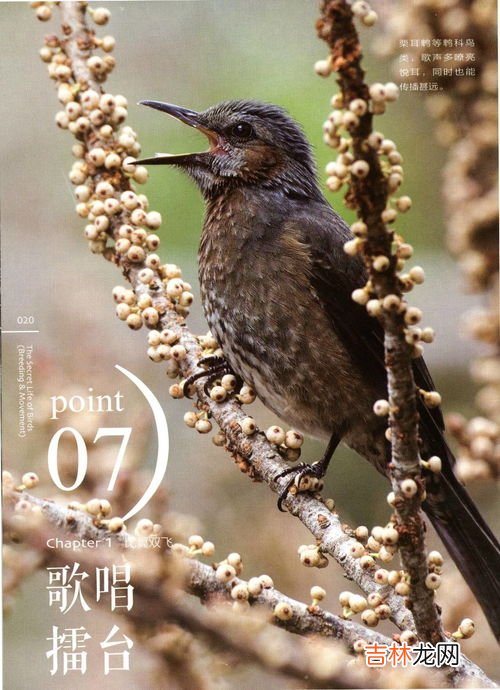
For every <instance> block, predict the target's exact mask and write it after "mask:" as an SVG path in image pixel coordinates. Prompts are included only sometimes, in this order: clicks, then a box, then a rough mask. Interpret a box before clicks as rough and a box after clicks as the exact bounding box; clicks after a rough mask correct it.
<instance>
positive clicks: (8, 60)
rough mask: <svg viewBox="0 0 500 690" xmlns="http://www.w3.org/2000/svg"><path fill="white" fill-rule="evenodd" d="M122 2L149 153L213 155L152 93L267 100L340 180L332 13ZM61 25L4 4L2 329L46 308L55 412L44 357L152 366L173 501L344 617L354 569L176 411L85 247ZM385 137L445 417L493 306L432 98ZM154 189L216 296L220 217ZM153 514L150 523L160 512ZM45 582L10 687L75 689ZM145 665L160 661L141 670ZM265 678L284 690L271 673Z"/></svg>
mask: <svg viewBox="0 0 500 690" xmlns="http://www.w3.org/2000/svg"><path fill="white" fill-rule="evenodd" d="M374 5H375V6H376V3H374ZM107 6H108V7H109V8H110V9H111V11H112V18H111V21H110V24H109V25H108V26H107V27H105V28H101V27H98V31H97V33H98V35H101V36H102V35H105V34H108V33H109V34H112V35H113V36H115V38H116V40H117V47H116V50H115V53H114V55H115V57H116V60H117V67H116V69H115V71H114V73H113V74H112V75H111V77H110V79H109V80H108V83H107V84H108V89H109V91H110V92H111V93H114V94H117V93H122V94H123V95H125V96H126V97H127V99H128V101H129V119H128V122H127V124H129V125H131V126H132V127H133V128H134V129H135V130H136V131H137V132H138V134H139V139H140V141H141V143H142V147H143V148H142V151H143V155H148V156H149V155H152V154H153V153H154V152H155V151H168V152H181V151H188V150H189V151H191V150H195V149H197V148H198V147H204V146H205V141H204V140H203V138H200V136H199V135H197V133H196V132H194V131H192V130H190V129H188V128H186V127H183V126H182V125H180V124H179V123H176V122H174V121H173V120H171V119H170V118H167V117H165V116H162V115H161V114H160V113H157V112H153V111H151V110H149V109H146V108H141V107H139V106H136V105H135V104H136V103H137V101H139V100H141V99H145V98H152V99H157V100H164V101H168V102H172V103H177V104H180V105H184V106H187V107H190V108H193V109H200V110H201V109H204V108H206V107H208V106H209V105H211V104H213V103H215V102H217V101H220V100H225V99H233V98H253V99H258V100H263V101H269V102H273V103H278V104H280V105H282V106H284V107H285V108H286V109H287V110H288V111H289V112H290V113H291V114H292V115H293V117H295V118H296V119H297V120H298V121H299V122H300V123H301V124H302V125H303V127H304V129H305V131H306V133H307V136H308V138H309V140H310V141H311V143H312V144H313V146H314V150H315V154H316V157H317V161H318V169H319V173H320V176H321V178H322V179H324V177H325V175H324V166H325V165H326V163H327V162H328V161H329V160H331V158H332V156H331V152H330V151H329V149H327V147H326V146H325V145H324V144H323V142H322V123H323V121H324V120H325V119H326V117H327V116H328V114H329V112H330V106H329V101H330V98H331V96H332V94H333V92H334V91H335V90H336V86H335V81H334V79H333V78H330V79H321V78H319V77H317V76H316V75H315V74H314V72H313V64H314V62H315V61H316V60H318V59H321V58H323V57H324V56H325V54H326V46H325V44H323V43H322V42H320V41H319V39H317V38H316V33H315V28H314V23H315V20H316V18H317V4H316V3H315V2H311V1H309V2H304V1H303V0H273V2H263V1H262V0H200V1H196V0H194V1H186V2H180V1H171V2H167V1H165V2H163V1H158V2H125V3H123V2H113V3H109V4H108V5H107ZM394 11H404V3H403V2H401V3H399V4H398V3H396V4H395V6H394ZM54 17H55V18H54V19H53V20H52V22H50V23H49V24H41V23H39V22H38V21H37V20H36V18H35V16H34V12H33V11H32V10H31V9H30V7H29V5H28V4H25V3H2V4H1V5H0V21H1V25H0V28H1V34H2V37H3V38H2V51H3V60H2V77H1V78H2V94H3V97H2V99H1V104H0V107H1V115H2V175H1V195H2V196H1V203H2V248H3V257H2V300H3V314H2V322H3V328H4V329H9V328H15V320H16V318H17V315H19V314H24V313H34V314H35V317H36V320H37V325H38V327H39V328H40V333H39V334H38V335H37V336H34V337H35V338H36V342H35V359H36V365H37V367H38V368H37V372H36V385H37V386H38V388H37V391H38V393H37V394H38V401H39V407H43V404H44V402H46V398H47V396H49V395H53V394H55V393H57V392H58V390H57V384H55V383H53V384H52V387H51V384H50V382H49V383H47V380H46V378H44V373H43V367H42V366H41V363H43V362H47V361H49V362H50V367H49V370H50V371H52V372H53V371H57V376H56V380H62V379H64V377H66V378H70V379H71V380H70V381H68V382H67V383H68V385H71V384H72V383H74V384H75V386H76V385H84V386H92V385H94V384H97V383H98V382H99V380H100V379H101V378H102V377H104V378H105V379H106V377H108V376H109V379H110V380H112V381H117V380H118V379H116V378H115V379H113V374H112V367H113V366H114V364H115V363H119V364H121V365H122V366H125V367H126V368H128V369H130V370H132V371H134V373H136V374H137V375H138V376H140V377H141V378H143V379H144V380H145V381H146V382H147V383H148V385H150V386H151V388H152V389H153V390H154V391H155V394H156V395H157V396H158V397H159V398H160V399H161V400H162V401H163V402H164V404H165V409H166V414H167V417H168V420H169V423H170V425H171V436H172V438H171V455H170V464H169V468H168V473H167V483H168V491H169V494H170V504H171V507H172V508H173V509H174V510H176V511H179V512H185V513H189V514H193V515H194V516H195V517H196V519H197V520H198V521H199V530H201V532H202V534H203V535H204V536H205V537H206V538H207V539H211V540H212V541H214V542H215V543H216V547H217V552H216V556H217V557H219V558H223V557H224V555H225V554H226V553H227V552H228V551H239V552H241V553H242V554H243V556H244V559H245V571H244V576H247V577H250V576H251V575H254V574H259V573H261V572H268V573H269V574H270V575H271V576H272V577H273V578H274V581H275V583H276V585H277V586H278V587H279V588H280V589H282V590H283V591H285V592H286V593H288V594H290V595H291V596H295V597H298V598H302V599H306V600H307V599H308V591H309V588H310V586H311V585H312V584H316V583H317V584H322V585H323V586H325V587H326V589H327V591H328V599H327V600H326V602H325V607H326V608H330V609H332V610H336V611H337V610H338V604H337V594H338V591H339V590H340V589H343V588H345V583H344V581H343V578H342V575H341V573H340V571H339V569H338V568H337V567H336V565H335V564H331V566H330V567H329V568H327V569H326V570H323V571H319V572H314V571H308V570H305V569H304V568H302V567H301V566H300V565H299V564H298V559H297V556H296V549H297V547H298V546H299V545H300V544H301V543H304V542H306V543H308V542H309V541H310V537H308V536H307V533H306V531H305V530H304V529H303V528H302V526H301V525H300V524H299V523H298V522H297V521H296V520H294V519H292V518H291V517H290V516H288V515H282V514H278V512H277V510H276V507H275V500H276V499H275V497H274V495H272V494H271V493H270V492H269V490H268V489H267V488H266V487H265V486H262V485H255V486H254V485H252V484H251V483H250V482H249V481H248V478H247V477H245V476H243V475H241V474H240V473H239V472H238V471H237V470H236V468H235V467H234V465H233V464H232V462H231V461H230V460H229V458H228V457H226V456H225V454H224V453H223V452H222V451H220V450H218V449H215V448H214V447H213V445H212V444H211V443H210V440H209V439H208V438H207V437H202V436H199V435H198V434H196V432H194V431H192V430H189V429H187V428H186V427H185V426H184V425H183V423H182V416H183V414H184V412H185V411H186V410H187V409H190V407H189V403H188V402H187V401H172V400H170V399H169V397H168V394H167V392H166V390H167V388H168V384H169V382H168V380H166V379H163V377H162V376H163V375H162V374H161V365H156V364H153V363H151V362H149V361H148V359H147V357H146V356H145V347H144V342H145V341H144V333H142V332H141V333H139V334H137V333H133V332H131V331H129V330H128V329H127V328H126V327H125V326H124V325H123V324H121V323H120V322H119V321H118V320H117V319H116V318H115V317H114V306H113V303H112V299H111V288H112V287H113V285H115V284H117V283H120V282H122V281H121V280H120V277H119V276H118V274H117V272H116V270H115V269H114V267H113V266H111V265H110V264H107V263H105V262H104V261H102V260H101V259H99V258H98V257H94V256H91V255H90V253H89V252H88V251H87V249H86V246H85V242H84V241H83V240H82V238H81V234H82V230H83V226H84V222H83V221H82V220H81V219H79V218H78V217H77V216H76V215H75V214H74V210H73V208H74V202H73V197H72V188H71V184H70V183H69V180H68V177H67V173H68V170H69V168H70V166H71V162H72V158H71V153H70V147H71V137H70V136H69V135H68V133H67V132H61V131H59V130H58V129H57V128H56V127H55V125H54V115H55V112H56V111H57V109H58V104H57V98H56V94H55V89H54V86H53V83H52V82H50V81H49V79H48V76H47V73H46V68H45V65H44V64H43V63H42V62H41V61H40V59H39V57H38V50H39V48H40V47H41V45H42V43H43V36H44V34H45V33H47V32H49V31H54V32H57V31H58V27H57V19H58V14H57V10H54ZM376 32H377V28H375V29H373V30H371V32H370V31H363V32H362V41H363V46H364V52H365V58H366V60H365V67H366V69H367V72H368V79H369V80H370V81H378V80H380V81H383V82H385V81H388V80H390V79H393V78H394V77H393V75H392V73H391V69H392V68H391V64H390V63H389V62H384V61H381V60H380V59H378V58H375V57H374V56H373V55H372V54H371V50H370V41H371V36H373V35H375V33H376ZM376 126H377V128H378V129H380V130H381V131H382V132H384V134H385V135H386V136H387V137H389V138H391V139H393V140H395V141H396V142H397V144H398V149H399V151H400V152H401V154H402V155H403V157H404V168H405V183H404V187H403V193H405V194H409V195H410V196H411V197H412V199H413V210H412V212H411V213H410V214H408V215H406V216H403V217H402V220H401V223H400V224H399V226H398V229H399V231H400V232H401V233H402V234H403V235H404V236H405V237H406V239H407V240H408V241H410V242H411V243H412V244H413V245H414V246H415V250H416V251H415V263H419V264H422V265H423V266H424V268H425V270H426V274H427V275H428V280H427V282H426V284H425V285H424V286H422V288H419V289H418V291H417V292H416V294H415V296H413V295H412V301H413V302H414V303H416V304H418V305H419V306H420V307H422V308H423V309H424V314H425V325H430V326H433V327H434V328H436V330H437V340H436V343H435V345H433V346H431V347H428V348H427V351H426V357H427V360H428V362H429V364H430V367H431V369H432V371H433V374H434V376H435V379H436V383H437V387H438V389H439V390H440V392H441V393H442V395H443V398H444V407H445V409H446V410H459V411H463V412H466V413H468V412H471V411H472V409H473V407H472V405H471V399H472V389H471V386H470V383H469V380H468V376H467V366H468V363H469V360H470V358H471V356H472V355H473V354H475V353H478V352H479V351H480V348H479V347H478V346H476V345H473V344H471V343H468V342H466V341H465V340H464V339H463V338H462V337H461V333H460V331H461V326H460V315H461V314H462V313H463V311H464V310H465V309H466V308H467V307H470V306H472V305H474V304H476V303H477V302H478V301H480V298H478V297H474V296H466V295H464V294H463V293H462V291H461V287H460V277H459V276H458V274H457V270H456V267H455V265H454V263H453V262H452V260H451V259H450V258H449V256H448V255H447V254H446V251H445V249H444V223H443V216H442V212H441V199H440V174H441V168H442V165H443V162H444V160H445V151H444V150H442V149H441V148H440V147H439V145H438V144H437V143H436V141H435V139H434V137H433V134H432V123H431V120H430V118H429V117H428V115H427V114H426V111H425V107H424V102H423V99H422V96H421V95H419V94H418V93H416V94H415V93H405V94H404V95H403V96H402V97H401V99H400V100H399V101H398V103H397V104H395V105H391V106H390V107H389V110H388V112H387V114H386V115H384V116H382V117H380V119H379V121H378V122H377V125H376ZM143 190H144V191H145V193H146V194H147V195H148V196H149V199H150V206H151V208H153V209H156V210H159V211H160V212H161V213H162V215H163V218H164V223H163V226H162V229H161V236H162V246H161V252H160V253H161V256H162V258H163V259H164V260H166V261H168V262H175V263H178V264H180V265H181V267H182V268H183V275H184V278H185V279H187V280H189V281H190V282H191V283H192V284H193V286H195V293H196V295H198V289H197V278H196V275H197V269H196V251H197V243H198V237H199V234H200V227H201V224H202V218H203V204H202V200H201V198H200V195H199V193H198V192H197V190H196V189H195V188H194V186H193V185H192V183H191V182H190V181H189V180H188V179H187V178H185V177H183V175H182V173H180V172H179V171H177V170H174V169H167V168H163V169H162V168H161V167H160V168H156V169H155V168H152V169H151V176H150V181H149V182H148V183H147V185H146V186H145V187H144V188H143ZM328 198H329V200H330V201H331V203H332V204H333V205H334V206H335V208H336V209H337V210H338V211H339V212H340V213H342V214H343V215H344V216H345V217H346V219H349V218H351V217H352V216H350V215H349V213H347V212H345V209H343V202H342V196H341V195H339V194H337V195H332V194H328ZM189 323H190V326H191V328H192V330H193V331H194V332H200V333H201V332H205V331H206V325H205V322H204V319H203V316H202V314H201V311H200V307H199V300H197V302H196V305H195V307H194V308H193V313H192V316H191V317H190V321H189ZM13 324H14V325H13ZM15 345H16V343H15V342H14V340H13V339H12V338H11V339H10V340H9V339H8V338H7V336H5V338H4V342H3V345H2V347H3V359H4V391H5V392H4V404H3V408H4V447H3V456H4V464H5V465H6V466H7V467H12V468H14V469H16V470H17V471H19V472H20V473H21V472H23V471H26V470H28V469H33V470H37V471H41V472H42V473H43V466H44V463H45V462H46V459H45V457H46V456H45V453H46V448H45V447H42V446H41V440H40V439H41V437H40V436H37V433H36V432H35V433H34V434H32V435H31V437H29V438H28V439H27V440H26V441H23V442H22V443H19V441H18V439H17V438H16V436H15V414H16V410H15V404H14V384H15V381H14V379H15V370H14V366H15ZM113 385H114V384H113ZM9 396H12V397H9ZM250 409H251V413H252V414H253V415H254V416H255V417H256V418H257V421H258V422H259V425H260V426H262V427H264V428H265V427H266V426H268V425H269V424H271V423H272V422H273V421H274V418H273V417H272V416H271V415H270V414H269V413H268V412H267V411H266V410H264V409H263V408H262V407H261V406H259V405H257V404H256V405H255V406H253V407H252V408H250ZM151 446H152V448H151V452H150V456H151V458H149V456H148V458H145V460H146V461H148V460H151V459H152V458H153V457H154V447H153V446H154V443H153V442H152V443H151ZM321 451H322V448H321V446H320V444H318V443H316V442H314V441H312V440H308V441H307V443H306V445H305V449H304V452H303V457H305V458H307V459H311V460H314V459H317V458H318V457H319V456H320V454H321ZM332 464H333V467H332V469H331V470H330V473H329V476H328V480H327V488H326V489H325V494H326V495H329V494H331V495H333V496H334V497H335V499H336V502H337V506H338V509H339V511H340V513H341V515H342V518H343V519H344V520H345V521H346V522H349V523H351V524H367V525H373V524H376V523H379V522H383V523H385V521H386V520H387V518H388V515H389V512H388V509H387V506H386V503H385V496H386V493H387V485H386V483H385V482H384V480H383V479H382V478H381V477H379V476H378V475H376V474H375V472H374V471H373V470H372V469H371V467H369V466H368V464H367V463H365V462H363V460H361V459H360V458H358V457H356V456H355V455H354V454H352V453H351V452H349V451H348V450H346V449H341V450H339V451H338V453H337V454H336V457H335V460H334V462H333V463H332ZM472 492H473V493H474V495H476V496H477V497H478V500H480V501H481V502H482V505H484V513H485V514H487V515H488V514H490V517H492V511H493V507H494V497H493V495H492V492H491V491H490V490H488V489H487V488H484V487H472ZM143 515H144V516H147V509H145V510H144V511H143ZM285 535H286V536H285ZM431 539H434V538H433V537H431ZM433 543H436V542H435V541H433ZM447 568H450V569H451V564H449V563H447ZM44 582H45V581H44V578H43V574H42V575H38V576H37V577H36V578H35V579H32V580H28V581H27V582H26V583H25V584H24V586H23V588H22V590H21V596H20V597H19V598H18V602H17V604H16V607H15V609H14V612H13V614H12V615H11V616H9V618H8V619H7V621H6V628H5V652H6V654H7V658H9V659H10V661H9V663H8V664H7V665H6V666H5V679H6V680H5V682H6V687H7V688H8V689H9V690H21V689H22V688H27V687H32V686H33V685H34V684H35V683H36V684H37V685H38V686H39V687H43V688H63V687H67V685H66V681H64V682H63V681H62V680H61V679H58V680H56V679H52V678H50V676H49V675H48V667H47V664H46V661H45V658H44V650H45V644H46V643H45V637H46V636H47V634H48V630H47V619H48V616H49V615H50V614H51V612H50V611H49V610H48V609H47V604H46V593H45V591H43V587H44ZM438 598H439V597H438ZM32 646H34V648H35V649H36V654H35V653H34V652H33V651H30V652H29V654H30V657H29V658H30V661H33V659H34V658H35V659H36V661H34V662H33V663H30V664H29V665H26V664H23V659H24V660H26V656H25V655H26V654H27V653H28V651H27V650H28V649H31V647H32ZM21 665H22V668H23V676H22V680H21V679H20V677H19V669H20V668H21ZM144 668H147V658H146V660H145V661H144V659H143V661H142V662H141V664H140V673H144ZM140 673H139V671H138V672H137V674H138V675H135V673H132V674H131V675H130V676H129V677H127V679H123V678H120V679H119V681H117V680H116V679H113V678H110V679H109V682H108V680H107V684H108V687H110V688H114V687H115V685H113V683H118V684H117V685H116V687H122V688H125V687H131V688H148V687H155V686H153V685H151V686H149V685H148V683H147V682H146V683H145V684H144V675H142V676H141V675H140ZM40 678H42V681H41V684H40ZM259 678H260V676H256V675H254V674H252V673H250V672H243V673H242V674H241V676H234V675H231V676H229V678H228V683H229V686H230V687H235V688H236V687H237V688H254V687H256V683H257V682H259ZM141 679H142V680H141ZM89 680H90V677H89V676H87V677H84V678H83V679H80V678H77V679H74V678H72V679H71V681H72V684H73V685H74V687H75V688H80V687H89ZM148 682H149V681H148ZM127 683H128V685H127ZM265 683H267V687H271V685H270V684H271V683H272V687H273V688H274V687H276V688H277V687H282V685H280V682H278V681H275V680H273V679H270V678H267V680H266V681H265ZM274 683H276V684H274Z"/></svg>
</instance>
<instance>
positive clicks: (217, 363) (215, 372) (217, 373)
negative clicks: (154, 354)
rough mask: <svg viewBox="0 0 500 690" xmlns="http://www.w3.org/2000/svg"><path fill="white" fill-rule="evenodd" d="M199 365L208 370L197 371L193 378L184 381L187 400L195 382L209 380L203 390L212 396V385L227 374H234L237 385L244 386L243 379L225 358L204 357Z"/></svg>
mask: <svg viewBox="0 0 500 690" xmlns="http://www.w3.org/2000/svg"><path fill="white" fill-rule="evenodd" d="M198 364H199V365H200V366H203V367H207V368H206V369H205V371H197V372H196V373H195V374H191V376H188V378H187V379H186V380H185V381H184V385H183V386H182V390H183V393H184V395H185V396H186V398H190V397H191V396H190V395H189V388H190V386H191V385H192V384H193V383H194V382H195V381H197V380H198V379H202V378H206V379H207V380H206V382H205V385H204V386H203V390H204V391H205V393H206V394H207V395H209V394H210V390H209V389H210V385H211V384H212V383H213V382H214V381H216V380H217V379H218V378H220V377H221V376H224V375H225V374H233V376H235V377H236V380H237V384H236V385H238V383H240V384H241V385H243V384H242V382H241V378H240V377H239V376H238V375H237V374H235V373H234V371H233V370H232V369H231V366H230V365H229V363H228V361H227V360H226V359H225V358H224V357H218V356H217V355H209V356H208V357H202V358H201V359H200V361H199V362H198Z"/></svg>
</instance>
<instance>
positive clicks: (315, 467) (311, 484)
mask: <svg viewBox="0 0 500 690" xmlns="http://www.w3.org/2000/svg"><path fill="white" fill-rule="evenodd" d="M327 467H328V463H325V462H324V458H322V459H321V460H318V462H313V463H312V464H311V465H308V464H307V463H305V462H301V463H300V464H299V465H297V466H296V467H288V468H287V469H286V470H283V472H280V473H279V474H277V475H276V477H275V478H274V480H275V481H277V480H278V479H281V478H282V477H286V476H287V475H292V476H291V477H290V479H289V481H288V482H287V484H286V486H285V488H284V489H283V490H282V491H281V492H280V495H279V498H278V508H279V510H281V512H282V513H283V512H285V511H284V510H283V508H282V505H283V501H284V500H285V499H286V497H287V496H288V494H289V493H290V489H291V488H292V487H295V490H296V492H299V491H321V489H322V488H323V481H322V479H323V477H324V476H325V473H326V470H327Z"/></svg>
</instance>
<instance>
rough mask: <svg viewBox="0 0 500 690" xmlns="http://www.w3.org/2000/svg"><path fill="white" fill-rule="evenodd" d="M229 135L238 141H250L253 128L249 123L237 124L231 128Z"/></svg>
mask: <svg viewBox="0 0 500 690" xmlns="http://www.w3.org/2000/svg"><path fill="white" fill-rule="evenodd" d="M229 134H231V135H232V136H233V137H238V139H250V137H251V136H252V135H253V127H252V125H250V124H249V123H248V122H237V123H236V124H235V125H231V127H230V128H229Z"/></svg>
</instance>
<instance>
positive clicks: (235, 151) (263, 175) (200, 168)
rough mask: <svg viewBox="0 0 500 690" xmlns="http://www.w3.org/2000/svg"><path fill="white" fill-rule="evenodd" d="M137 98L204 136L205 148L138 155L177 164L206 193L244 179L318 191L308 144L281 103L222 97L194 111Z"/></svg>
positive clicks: (299, 192) (305, 192) (290, 190)
mask: <svg viewBox="0 0 500 690" xmlns="http://www.w3.org/2000/svg"><path fill="white" fill-rule="evenodd" d="M140 103H141V104H142V105H147V106H149V107H150V108H155V109H156V110H161V111H162V112H164V113H167V114H168V115H171V116H172V117H175V118H176V119H177V120H180V121H181V122H184V123H185V124H187V125H189V126H190V127H193V128H194V129H198V130H199V131H200V132H202V133H203V134H204V135H205V136H206V137H207V139H208V142H209V148H208V150H207V151H200V152H198V153H183V154H156V156H154V157H153V158H146V159H143V160H141V161H139V162H140V163H142V164H149V165H177V166H179V167H181V168H182V169H183V170H185V171H186V172H187V173H188V174H189V175H190V176H191V177H192V178H193V179H194V180H195V181H196V183H197V184H198V186H199V187H200V189H201V191H202V193H203V195H204V196H205V197H206V198H211V197H213V196H216V195H218V194H220V193H223V192H225V191H227V190H228V189H231V188H234V187H237V186H244V185H260V186H264V187H270V188H280V189H282V190H283V191H284V192H285V193H287V194H290V195H296V196H317V194H318V193H319V192H318V188H317V185H316V171H315V165H314V161H313V158H312V155H311V148H310V146H309V144H308V142H307V139H306V138H305V135H304V133H303V131H302V129H301V128H300V126H299V125H298V124H297V123H296V122H295V121H294V120H292V119H291V118H290V116H289V115H288V114H287V113H286V112H285V111H284V110H283V109H282V108H280V107H278V106H275V105H269V104H265V103H258V102H256V101H226V102H224V103H219V104H218V105H214V106H212V107H210V108H207V110H204V111H202V112H195V111H193V110H189V109H187V108H182V107H180V106H177V105H171V104H169V103H161V102H159V101H141V102H140Z"/></svg>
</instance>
